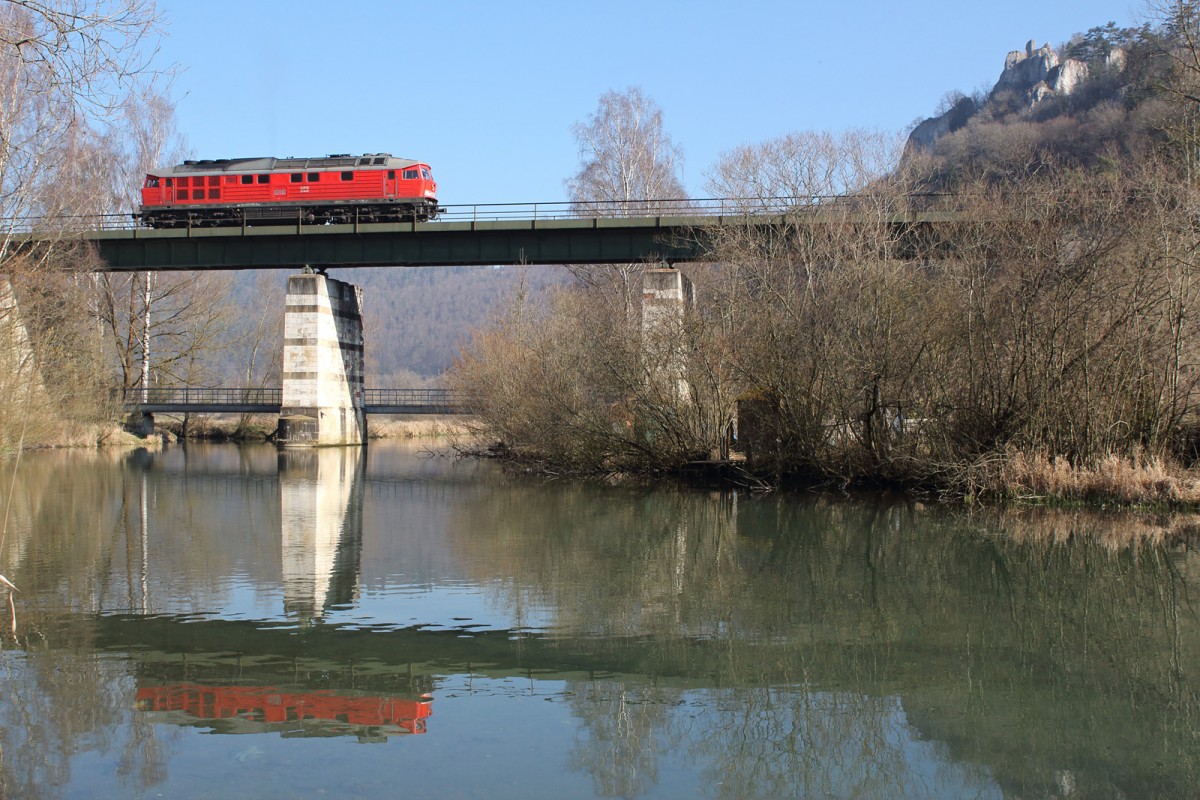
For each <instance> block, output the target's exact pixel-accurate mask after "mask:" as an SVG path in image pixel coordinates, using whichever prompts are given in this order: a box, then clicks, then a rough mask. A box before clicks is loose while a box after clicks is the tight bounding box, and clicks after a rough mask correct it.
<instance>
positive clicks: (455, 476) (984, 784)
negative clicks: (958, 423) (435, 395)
mask: <svg viewBox="0 0 1200 800" xmlns="http://www.w3.org/2000/svg"><path fill="white" fill-rule="evenodd" d="M0 479H2V484H0V485H2V486H3V487H4V493H5V494H6V495H7V492H8V487H9V486H10V484H11V486H12V490H13V491H12V498H11V502H10V504H9V507H8V509H7V512H6V516H7V529H6V531H5V533H4V538H3V541H0V571H2V572H3V573H4V574H5V575H7V576H8V577H9V578H10V579H11V580H12V581H13V582H14V583H15V584H16V585H17V586H18V587H19V589H20V592H19V593H17V594H15V595H13V596H12V597H13V600H12V603H11V605H10V604H9V603H8V598H7V596H6V595H5V594H3V593H0V631H2V640H0V645H2V649H0V748H2V749H0V797H4V798H9V797H12V798H91V797H168V798H228V797H263V798H274V797H279V798H296V797H305V798H319V797H330V798H333V797H337V798H341V797H363V798H383V797H388V798H393V797H402V796H416V797H436V798H439V800H442V799H443V798H459V797H463V798H470V797H479V798H509V797H511V798H530V797H565V798H571V797H583V798H586V797H622V798H655V797H670V798H678V797H711V798H743V797H750V798H756V797H764V798H767V797H770V798H776V797H821V798H825V797H845V798H870V797H879V798H885V797H886V798H893V797H910V798H927V797H931V798H938V797H944V798H960V797H971V798H1001V797H1030V798H1032V797H1036V798H1045V797H1089V798H1090V797H1101V798H1108V797H1111V798H1120V797H1195V796H1197V793H1200V788H1197V787H1198V786H1200V781H1198V780H1197V779H1198V777H1200V775H1198V764H1200V705H1198V703H1197V699H1198V697H1197V668H1198V665H1200V660H1198V657H1200V630H1198V627H1197V622H1198V620H1197V609H1196V605H1195V603H1196V600H1197V593H1198V591H1200V556H1198V554H1197V551H1196V548H1195V545H1194V544H1193V545H1191V546H1189V545H1188V544H1187V542H1188V541H1192V542H1195V538H1194V537H1191V538H1189V535H1188V530H1187V525H1186V520H1185V521H1180V520H1174V521H1171V520H1147V519H1144V518H1132V517H1101V516H1095V515H1086V514H1065V513H1057V514H1047V513H1041V514H1035V513H1033V512H1024V513H1021V514H1001V513H999V512H986V513H976V514H965V513H961V512H959V513H951V512H948V511H946V510H935V509H928V508H923V507H921V506H920V505H917V504H912V503H907V504H906V503H897V502H891V503H884V502H879V501H872V502H862V501H854V500H848V499H836V498H834V499H831V498H827V497H818V496H810V495H801V496H765V497H757V496H756V497H750V496H746V495H735V494H731V493H727V492H726V493H716V492H714V493H706V492H688V491H674V490H657V491H646V490H631V489H628V488H622V489H616V488H597V487H585V486H578V485H571V484H565V483H549V484H547V483H544V482H540V481H534V480H530V479H527V478H524V479H523V478H514V477H510V476H506V475H504V474H503V473H501V472H500V471H499V470H497V469H495V468H494V466H493V465H490V464H480V463H475V462H470V461H456V460H454V459H452V458H449V457H445V456H439V455H436V454H431V453H430V452H429V451H422V450H421V449H420V448H417V447H405V446H400V445H378V446H377V445H374V444H373V445H372V446H371V447H370V449H369V450H368V451H367V453H366V454H365V456H364V455H363V454H362V453H361V452H359V451H357V450H341V449H330V450H321V451H317V452H303V453H286V454H283V455H280V454H278V453H277V452H276V450H275V449H274V448H271V447H242V448H238V447H233V446H208V447H205V446H189V447H188V448H187V449H183V448H172V449H170V450H168V451H166V452H163V453H159V454H146V453H135V454H120V455H117V454H100V455H93V454H81V453H72V454H63V453H48V454H35V455H32V456H29V457H27V458H25V459H23V460H22V462H21V464H20V469H19V471H18V474H17V475H16V479H15V481H13V480H12V472H11V465H9V466H8V467H5V468H4V469H0ZM1164 525H1168V526H1169V527H1170V528H1171V530H1169V531H1165V532H1164V530H1165V529H1164ZM1193 527H1194V526H1193Z"/></svg>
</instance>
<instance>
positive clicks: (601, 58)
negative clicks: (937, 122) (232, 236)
mask: <svg viewBox="0 0 1200 800" xmlns="http://www.w3.org/2000/svg"><path fill="white" fill-rule="evenodd" d="M159 8H160V9H161V10H162V11H163V12H164V14H165V17H166V20H165V24H164V27H163V34H164V35H163V40H162V43H161V52H160V54H159V57H160V59H161V61H162V62H163V63H174V64H176V65H177V66H178V67H179V68H180V70H181V72H180V74H179V75H178V77H177V78H176V80H175V83H174V86H173V90H172V94H173V95H174V97H175V98H176V100H177V102H178V108H177V111H178V120H179V126H180V129H181V130H182V131H183V132H184V133H185V135H186V137H187V140H188V144H189V146H190V148H191V151H192V153H193V155H194V156H195V157H196V158H227V157H239V156H259V155H274V156H313V155H324V154H327V153H334V152H347V153H363V152H390V153H393V154H394V155H398V156H405V157H411V158H420V159H423V160H425V161H428V162H429V163H430V164H431V165H432V166H433V170H434V176H435V177H436V178H437V179H438V182H439V184H440V192H439V193H440V195H441V200H442V202H443V203H497V202H533V201H539V202H540V201H555V200H563V199H565V190H564V188H563V181H564V180H565V179H566V178H567V177H569V176H570V175H571V174H572V173H573V172H574V171H575V170H576V169H577V168H578V166H579V153H578V150H577V147H576V145H575V142H574V140H573V139H572V137H571V131H570V128H571V125H572V123H574V122H578V121H583V120H585V119H586V117H587V116H588V114H590V113H592V112H593V111H594V110H595V108H596V104H597V101H598V99H599V97H600V95H601V94H602V93H603V92H605V91H608V90H609V89H622V88H625V87H628V86H633V85H637V86H641V87H642V89H643V90H644V91H645V92H646V93H647V94H648V95H649V96H650V97H652V98H653V99H654V100H655V101H656V102H657V103H658V104H659V105H660V106H661V107H662V109H663V113H664V120H665V127H666V129H667V131H668V133H670V134H671V136H672V137H673V139H674V140H675V142H676V143H677V144H679V145H680V146H681V147H682V149H683V151H684V155H685V169H684V174H683V178H684V183H685V185H686V186H687V188H688V189H689V191H690V192H691V193H692V195H693V196H701V195H703V194H704V191H703V186H704V180H705V175H706V173H707V172H708V170H709V169H710V168H711V166H712V165H713V164H714V163H715V162H716V160H717V158H718V157H719V156H720V154H721V153H722V152H724V151H726V150H729V149H731V148H733V147H737V146H738V145H742V144H749V143H754V142H760V141H764V140H766V139H769V138H772V137H775V136H780V135H783V134H786V133H789V132H792V131H797V130H805V129H813V130H829V131H837V130H842V129H846V128H852V127H871V128H881V129H885V130H902V129H905V128H906V127H907V126H908V125H910V124H911V123H912V122H913V121H914V120H915V119H916V118H918V117H924V116H929V115H930V114H932V112H933V110H934V108H935V107H936V106H937V103H938V101H939V100H940V99H941V97H942V96H943V95H944V94H945V93H946V92H948V91H950V90H953V89H959V90H962V91H964V92H970V91H972V90H974V89H976V88H980V87H987V88H990V87H991V85H992V84H993V83H994V82H995V80H996V78H997V77H999V74H1000V70H1001V68H1002V67H1003V64H1004V57H1005V54H1006V53H1007V52H1008V51H1010V50H1016V49H1021V48H1023V47H1024V46H1025V42H1026V41H1028V40H1029V39H1036V40H1037V41H1038V42H1039V43H1041V42H1047V41H1048V42H1050V43H1052V44H1058V43H1061V42H1064V41H1066V40H1067V39H1068V38H1069V37H1070V36H1071V34H1073V33H1076V32H1082V31H1084V30H1087V29H1088V28H1090V27H1092V26H1095V25H1101V24H1104V23H1105V22H1108V21H1109V20H1113V21H1115V22H1116V23H1117V24H1118V25H1131V24H1135V23H1137V22H1139V21H1141V20H1142V19H1143V15H1144V11H1143V6H1142V5H1141V4H1140V3H1139V2H1137V0H1135V1H1134V2H1129V0H1004V2H991V3H981V2H974V1H973V0H957V2H955V1H953V0H910V2H877V1H876V0H860V1H859V2H847V3H833V2H821V3H815V2H806V1H805V0H794V1H793V2H775V1H774V0H743V2H740V3H734V2H728V1H727V2H710V1H709V0H691V1H690V2H682V1H680V2H676V1H674V0H640V2H634V1H633V0H607V2H588V1H587V0H560V1H559V2H549V1H545V2H543V1H540V0H539V1H531V2H519V1H517V0H508V1H507V2H500V1H499V0H490V1H489V2H466V1H465V0H463V1H460V2H453V1H452V0H429V2H425V3H418V2H411V0H405V1H404V2H401V0H342V2H340V3H338V2H330V0H321V2H311V1H310V0H202V1H201V0H159Z"/></svg>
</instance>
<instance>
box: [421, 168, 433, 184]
mask: <svg viewBox="0 0 1200 800" xmlns="http://www.w3.org/2000/svg"><path fill="white" fill-rule="evenodd" d="M421 177H422V178H424V179H425V180H427V181H431V180H433V175H431V174H430V172H429V167H421Z"/></svg>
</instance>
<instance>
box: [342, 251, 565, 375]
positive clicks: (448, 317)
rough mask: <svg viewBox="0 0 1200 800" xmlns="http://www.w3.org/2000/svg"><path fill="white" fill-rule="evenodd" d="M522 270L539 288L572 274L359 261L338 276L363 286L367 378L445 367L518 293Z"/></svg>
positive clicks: (539, 269)
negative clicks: (371, 265)
mask: <svg viewBox="0 0 1200 800" xmlns="http://www.w3.org/2000/svg"><path fill="white" fill-rule="evenodd" d="M522 275H524V278H525V281H526V282H527V284H528V286H529V287H530V290H531V291H533V292H535V293H536V292H540V291H542V290H544V289H545V288H546V287H547V286H549V285H553V284H555V283H558V282H561V281H564V280H566V279H567V278H568V277H569V275H568V274H567V273H566V271H565V270H561V269H555V268H552V267H527V268H524V269H522V268H520V267H436V268H420V269H416V268H412V269H353V270H338V271H336V274H335V275H334V277H336V278H338V279H340V280H345V281H349V282H350V283H353V284H355V285H357V286H361V287H362V289H363V305H364V313H365V316H366V331H365V333H364V338H365V339H366V342H367V372H368V378H369V379H371V380H369V382H371V383H378V385H380V386H383V385H387V384H392V383H395V381H396V380H401V381H403V380H404V379H406V378H408V377H409V375H410V374H415V376H419V377H422V378H433V377H436V376H439V375H441V374H442V373H443V372H444V371H445V370H446V368H447V367H449V366H450V364H451V363H452V362H453V361H454V358H455V357H456V356H457V355H458V353H459V349H460V347H461V345H462V343H463V341H464V340H465V338H466V337H468V336H470V334H471V331H472V329H475V328H482V327H486V325H485V323H487V322H489V321H490V319H491V317H492V316H493V315H494V314H495V313H497V312H499V311H503V309H504V308H505V306H506V305H507V304H508V303H509V302H510V301H511V300H512V298H513V296H514V293H515V291H516V289H517V287H518V284H519V283H520V281H521V279H522ZM396 385H397V386H398V385H399V384H396Z"/></svg>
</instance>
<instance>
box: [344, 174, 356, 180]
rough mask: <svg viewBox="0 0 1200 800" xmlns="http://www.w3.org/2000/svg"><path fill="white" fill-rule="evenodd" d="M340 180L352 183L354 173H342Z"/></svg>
mask: <svg viewBox="0 0 1200 800" xmlns="http://www.w3.org/2000/svg"><path fill="white" fill-rule="evenodd" d="M342 180H344V181H352V180H354V173H353V172H343V173H342Z"/></svg>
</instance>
